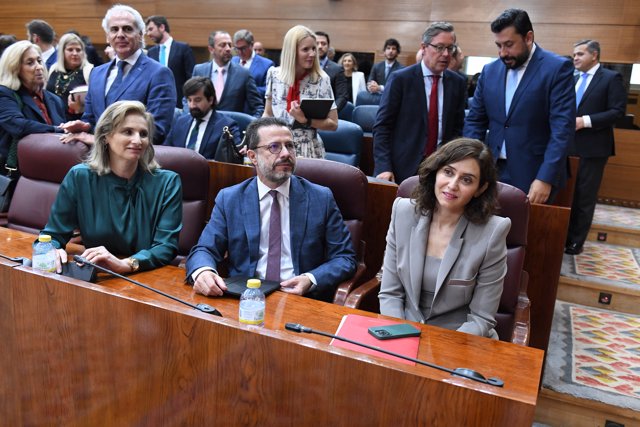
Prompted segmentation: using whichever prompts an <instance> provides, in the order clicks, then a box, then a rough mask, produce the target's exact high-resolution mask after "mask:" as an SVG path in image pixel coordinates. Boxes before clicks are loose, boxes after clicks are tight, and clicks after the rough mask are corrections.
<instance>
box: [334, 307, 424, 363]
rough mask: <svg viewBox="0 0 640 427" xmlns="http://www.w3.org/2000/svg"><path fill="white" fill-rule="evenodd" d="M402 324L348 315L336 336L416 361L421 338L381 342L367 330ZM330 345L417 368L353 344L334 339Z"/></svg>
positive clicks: (398, 359)
mask: <svg viewBox="0 0 640 427" xmlns="http://www.w3.org/2000/svg"><path fill="white" fill-rule="evenodd" d="M400 323H403V322H394V321H392V320H386V319H377V318H375V317H366V316H358V315H357V314H347V315H346V316H343V317H342V321H341V322H340V326H338V330H337V331H336V335H338V336H339V337H343V338H349V339H351V340H354V341H358V342H361V343H363V344H368V345H371V346H375V347H379V348H382V349H384V350H388V351H392V352H394V353H398V354H402V355H403V356H408V357H412V358H414V359H415V358H417V357H418V346H419V345H420V337H408V338H396V339H391V340H379V339H377V338H375V337H374V336H373V335H371V334H369V331H368V330H367V329H368V328H370V327H371V326H386V325H397V324H400ZM330 344H331V345H333V346H335V347H340V348H348V349H349V350H354V351H359V352H360V353H366V354H372V355H374V356H378V357H384V358H385V359H389V360H395V361H396V362H400V363H405V364H407V365H414V366H415V363H414V362H410V361H408V360H405V359H400V358H399V357H395V356H391V355H389V354H385V353H381V352H379V351H375V350H370V349H368V348H365V347H361V346H359V345H356V344H351V343H348V342H344V341H340V340H336V339H332V340H331V343H330Z"/></svg>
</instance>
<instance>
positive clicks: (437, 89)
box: [373, 22, 467, 184]
mask: <svg viewBox="0 0 640 427" xmlns="http://www.w3.org/2000/svg"><path fill="white" fill-rule="evenodd" d="M421 50H422V61H420V62H419V63H417V64H415V65H411V66H409V67H406V68H403V69H401V70H398V71H396V72H394V73H393V74H391V75H390V78H389V80H388V81H387V84H386V87H385V90H384V93H383V95H382V100H381V101H380V109H379V110H378V115H377V118H376V123H375V125H374V127H373V153H374V161H375V169H374V175H376V176H377V178H379V179H384V180H388V181H395V182H396V183H398V184H400V183H401V182H402V181H403V180H404V179H406V178H408V177H410V176H412V175H415V174H416V172H417V170H418V166H419V165H420V162H421V161H422V159H424V158H425V157H426V156H428V155H429V154H431V153H433V152H434V151H435V150H436V148H437V147H438V146H439V145H440V144H443V143H446V142H448V141H450V140H452V139H453V138H455V137H458V136H460V135H461V134H462V127H463V125H464V104H465V99H466V97H467V82H466V81H465V79H464V78H463V77H462V76H460V75H459V74H458V73H456V72H453V71H451V70H448V69H447V67H448V66H449V62H450V61H451V58H452V55H453V53H454V52H455V50H456V35H455V33H454V30H453V25H451V24H450V23H448V22H435V23H433V24H431V25H430V26H429V28H427V30H426V31H425V32H424V34H423V35H422V43H421Z"/></svg>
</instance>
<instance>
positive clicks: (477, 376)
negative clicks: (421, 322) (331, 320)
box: [284, 323, 504, 387]
mask: <svg viewBox="0 0 640 427" xmlns="http://www.w3.org/2000/svg"><path fill="white" fill-rule="evenodd" d="M284 327H285V329H287V330H289V331H293V332H298V333H301V332H304V333H307V334H318V335H322V336H324V337H329V338H334V339H337V340H340V341H344V342H348V343H350V344H355V345H358V346H361V347H364V348H368V349H369V350H375V351H379V352H381V353H385V354H388V355H390V356H394V357H399V358H400V359H404V360H409V361H411V362H414V363H417V364H419V365H424V366H428V367H430V368H433V369H438V370H440V371H444V372H448V373H450V374H451V375H455V376H457V377H463V378H467V379H469V380H473V381H477V382H480V383H483V384H488V385H492V386H496V387H503V386H504V381H502V380H501V379H500V378H488V379H487V378H485V377H484V375H482V374H481V373H479V372H476V371H474V370H473V369H467V368H456V369H449V368H445V367H444V366H440V365H436V364H433V363H429V362H425V361H424V360H419V359H414V358H413V357H409V356H405V355H404V354H399V353H394V352H392V351H389V350H385V349H383V348H380V347H375V346H372V345H368V344H364V343H361V342H358V341H354V340H351V339H349V338H344V337H341V336H338V335H333V334H329V333H327V332H322V331H317V330H315V329H311V328H308V327H306V326H302V325H301V324H299V323H286V324H285V325H284Z"/></svg>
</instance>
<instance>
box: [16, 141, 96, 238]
mask: <svg viewBox="0 0 640 427" xmlns="http://www.w3.org/2000/svg"><path fill="white" fill-rule="evenodd" d="M59 136H60V135H56V134H53V133H51V134H33V135H28V136H26V137H24V138H23V139H21V140H20V142H19V143H18V164H19V165H20V173H21V176H20V179H19V180H18V184H17V185H16V189H15V192H14V194H13V199H12V200H11V206H10V207H9V212H8V214H7V227H9V228H14V229H16V230H21V231H25V232H27V233H34V234H38V233H39V232H40V230H42V229H43V228H44V226H45V225H46V224H47V221H48V219H49V212H50V211H51V206H52V205H53V202H54V201H55V199H56V196H57V195H58V188H59V187H60V183H62V180H63V179H64V177H65V176H66V175H67V172H69V169H71V168H72V167H73V166H75V165H76V164H78V163H80V162H82V161H83V160H84V158H85V157H86V155H87V153H88V152H89V149H88V147H87V146H86V145H85V144H83V143H81V142H72V143H69V144H62V143H61V142H60V139H59Z"/></svg>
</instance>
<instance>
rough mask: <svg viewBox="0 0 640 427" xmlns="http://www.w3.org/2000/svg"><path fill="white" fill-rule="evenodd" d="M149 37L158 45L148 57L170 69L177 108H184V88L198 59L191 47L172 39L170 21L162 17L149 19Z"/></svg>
mask: <svg viewBox="0 0 640 427" xmlns="http://www.w3.org/2000/svg"><path fill="white" fill-rule="evenodd" d="M145 23H146V24H147V35H148V36H149V38H151V39H152V40H153V41H154V43H155V44H156V45H155V46H153V47H152V48H150V49H149V51H148V52H147V55H148V56H149V58H151V59H155V60H156V61H158V62H160V64H162V65H164V66H165V67H169V69H170V70H171V72H172V73H173V78H174V80H175V82H176V95H177V96H176V107H178V108H182V86H183V85H184V83H185V82H186V81H187V80H189V79H190V78H191V73H192V72H193V67H194V65H195V64H196V59H195V58H194V56H193V51H192V50H191V46H189V45H188V44H187V43H182V42H179V41H177V40H174V39H173V37H171V29H170V28H169V21H167V18H166V17H164V16H161V15H154V16H150V17H148V18H147V20H146V21H145Z"/></svg>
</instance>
